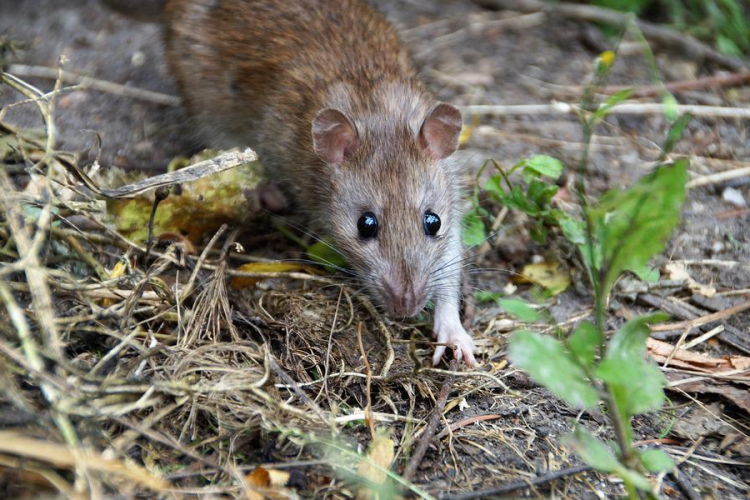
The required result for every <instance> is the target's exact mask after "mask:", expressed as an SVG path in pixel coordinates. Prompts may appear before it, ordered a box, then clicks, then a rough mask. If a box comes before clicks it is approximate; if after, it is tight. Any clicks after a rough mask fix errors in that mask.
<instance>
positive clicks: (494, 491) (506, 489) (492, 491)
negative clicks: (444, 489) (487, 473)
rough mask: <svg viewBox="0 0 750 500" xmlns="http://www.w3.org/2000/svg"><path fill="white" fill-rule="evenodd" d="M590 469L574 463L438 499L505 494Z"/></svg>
mask: <svg viewBox="0 0 750 500" xmlns="http://www.w3.org/2000/svg"><path fill="white" fill-rule="evenodd" d="M589 470H591V467H589V466H588V465H576V466H575V467H568V468H567V469H561V470H558V471H555V472H550V473H549V474H545V475H544V476H540V477H537V478H534V479H532V480H530V481H516V482H514V483H510V484H506V485H503V486H498V487H497V488H489V489H486V490H480V491H470V492H467V493H456V494H446V495H440V497H439V498H440V500H473V499H475V498H487V497H491V496H496V495H505V494H508V493H513V492H514V491H518V490H524V489H526V488H530V487H532V486H541V485H543V484H547V483H549V482H552V481H557V480H558V479H562V478H564V477H567V476H573V475H575V474H580V473H581V472H586V471H589Z"/></svg>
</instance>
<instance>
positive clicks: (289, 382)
mask: <svg viewBox="0 0 750 500" xmlns="http://www.w3.org/2000/svg"><path fill="white" fill-rule="evenodd" d="M268 364H269V365H270V366H271V370H272V371H273V372H274V373H275V374H276V376H277V377H279V378H280V379H281V380H283V381H284V384H286V387H287V388H291V389H292V391H293V392H294V393H295V394H296V395H297V396H299V398H300V399H301V400H302V402H303V403H305V404H306V405H307V406H309V407H310V409H311V410H312V411H313V412H314V413H315V414H316V415H317V416H318V417H320V420H321V421H322V422H323V423H324V424H326V425H328V423H329V421H328V419H327V418H326V414H325V412H323V410H322V409H321V408H320V406H318V403H316V402H315V401H313V400H312V399H310V396H308V395H307V394H305V391H303V390H302V389H300V388H299V386H298V385H297V382H296V381H295V380H294V379H293V378H292V377H290V376H289V374H287V373H286V372H285V371H284V370H282V369H281V367H280V366H279V364H278V363H277V362H276V360H275V359H274V358H273V356H268Z"/></svg>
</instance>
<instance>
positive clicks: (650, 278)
mask: <svg viewBox="0 0 750 500" xmlns="http://www.w3.org/2000/svg"><path fill="white" fill-rule="evenodd" d="M631 271H632V272H633V274H635V275H636V276H638V279H639V280H641V281H645V282H646V283H656V282H657V281H659V277H660V276H661V275H660V274H659V270H658V269H656V268H653V267H651V266H649V265H648V264H646V265H644V266H642V267H634V268H633V269H631Z"/></svg>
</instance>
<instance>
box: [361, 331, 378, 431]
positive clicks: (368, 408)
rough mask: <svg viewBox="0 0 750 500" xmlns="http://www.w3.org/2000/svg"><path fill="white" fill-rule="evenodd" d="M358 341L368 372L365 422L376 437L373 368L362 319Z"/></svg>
mask: <svg viewBox="0 0 750 500" xmlns="http://www.w3.org/2000/svg"><path fill="white" fill-rule="evenodd" d="M357 342H359V350H360V352H361V353H362V360H364V362H365V370H366V373H367V379H366V382H365V396H366V397H367V405H366V406H365V422H367V426H368V427H369V428H370V435H371V436H372V438H373V439H375V422H374V421H373V419H372V395H371V394H370V386H371V382H372V370H371V369H370V361H369V360H368V359H367V353H366V352H365V346H364V344H362V322H361V321H360V323H359V325H358V326H357Z"/></svg>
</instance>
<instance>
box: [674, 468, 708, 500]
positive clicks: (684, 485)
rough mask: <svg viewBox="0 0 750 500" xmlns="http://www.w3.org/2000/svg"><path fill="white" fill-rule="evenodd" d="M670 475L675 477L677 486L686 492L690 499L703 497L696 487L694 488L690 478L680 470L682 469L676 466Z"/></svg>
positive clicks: (695, 499)
mask: <svg viewBox="0 0 750 500" xmlns="http://www.w3.org/2000/svg"><path fill="white" fill-rule="evenodd" d="M669 475H670V476H672V479H674V482H675V483H677V486H679V487H680V491H682V493H684V494H685V496H686V497H687V498H688V500H701V499H702V498H703V497H702V496H700V495H699V494H698V493H697V492H696V491H695V489H693V485H692V484H690V480H689V479H688V478H687V477H686V476H685V475H684V474H683V473H682V472H680V469H678V468H675V469H674V470H673V471H672V472H670V473H669Z"/></svg>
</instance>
